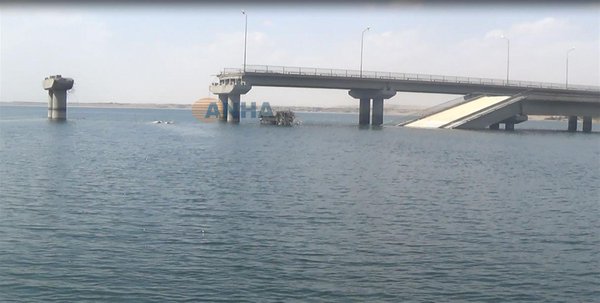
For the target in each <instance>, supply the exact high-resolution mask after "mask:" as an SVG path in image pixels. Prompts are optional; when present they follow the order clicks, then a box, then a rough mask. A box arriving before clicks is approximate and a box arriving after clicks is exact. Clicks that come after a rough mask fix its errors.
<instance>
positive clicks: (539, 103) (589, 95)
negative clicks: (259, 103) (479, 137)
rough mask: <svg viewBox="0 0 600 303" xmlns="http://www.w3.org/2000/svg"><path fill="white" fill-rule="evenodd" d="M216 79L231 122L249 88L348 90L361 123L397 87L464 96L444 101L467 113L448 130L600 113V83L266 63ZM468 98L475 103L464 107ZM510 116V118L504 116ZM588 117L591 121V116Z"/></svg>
mask: <svg viewBox="0 0 600 303" xmlns="http://www.w3.org/2000/svg"><path fill="white" fill-rule="evenodd" d="M218 78H219V82H217V83H213V84H212V85H211V86H210V90H211V92H212V93H214V94H217V95H218V96H219V100H220V101H221V102H222V103H223V109H224V111H225V112H227V114H226V115H222V117H221V119H222V120H226V121H230V122H234V123H235V122H239V117H240V95H241V94H246V93H247V92H248V91H250V89H251V88H252V87H253V86H271V87H304V88H327V89H343V90H347V91H348V93H349V95H350V96H351V97H353V98H355V99H358V100H359V119H358V120H359V124H360V125H368V124H372V125H381V124H382V123H383V107H384V100H386V99H389V98H391V97H393V96H394V95H396V92H399V91H400V92H417V93H437V94H458V95H465V97H464V98H462V100H459V101H458V102H454V104H451V103H452V102H450V103H447V104H445V105H446V107H445V108H443V109H444V110H448V109H449V107H448V105H454V106H459V105H460V106H461V107H460V108H459V109H456V110H454V111H453V112H454V113H457V111H460V110H466V111H467V112H469V113H468V114H465V115H463V116H462V117H457V119H455V120H452V121H450V122H453V123H455V122H458V121H457V120H460V119H459V118H463V120H465V119H466V120H469V121H466V122H465V123H459V124H456V125H454V124H453V125H452V127H451V128H486V127H491V128H495V127H496V124H498V123H509V124H506V125H507V126H508V127H509V128H510V126H509V125H511V124H510V123H512V122H510V121H513V122H515V123H516V122H518V121H521V120H523V116H525V115H528V114H532V115H564V116H572V117H573V116H574V117H577V116H581V117H584V126H585V122H586V121H587V120H586V119H587V118H586V117H592V116H600V87H597V86H582V85H569V86H568V87H566V86H565V85H564V84H557V83H543V82H531V81H518V80H511V81H506V80H499V79H488V78H471V77H453V76H440V75H424V74H407V73H392V72H370V71H362V73H361V72H360V71H357V70H340V69H323V68H304V67H284V66H264V65H261V66H255V65H248V66H246V67H245V69H238V68H226V69H224V70H223V71H222V72H221V73H220V74H219V75H218ZM467 101H473V102H475V103H472V104H470V105H466V104H465V103H466V102H467ZM468 103H470V102H468ZM450 107H452V106H450ZM439 109H440V108H437V110H438V111H439ZM502 111H503V112H502ZM495 112H498V113H496V114H494V113H495ZM500 113H501V114H500ZM436 114H438V112H436ZM446 114H448V113H446ZM508 114H512V116H511V117H510V118H505V116H506V115H508ZM475 115H478V116H477V117H475ZM437 117H438V118H439V117H440V116H439V115H438V116H437ZM500 118H502V119H500ZM498 119H500V120H498ZM510 119H513V120H510ZM429 121H430V122H431V121H432V120H431V119H430V120H429ZM589 121H590V123H591V118H590V119H589ZM467 122H468V123H467ZM575 122H576V120H575ZM420 123H423V124H424V123H426V122H420ZM488 123H489V124H488ZM485 124H487V125H485ZM414 125H418V124H414ZM483 125H485V126H483ZM575 125H576V124H575ZM440 126H443V127H448V126H449V125H448V124H447V123H445V124H442V125H440ZM512 126H514V124H512ZM590 126H591V124H590ZM584 128H585V127H584Z"/></svg>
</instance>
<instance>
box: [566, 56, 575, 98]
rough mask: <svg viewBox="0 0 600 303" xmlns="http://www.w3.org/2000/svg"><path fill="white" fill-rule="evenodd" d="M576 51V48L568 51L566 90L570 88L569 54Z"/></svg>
mask: <svg viewBox="0 0 600 303" xmlns="http://www.w3.org/2000/svg"><path fill="white" fill-rule="evenodd" d="M574 50H575V48H574V47H571V48H570V49H569V50H568V51H567V66H566V69H565V88H569V53H571V52H572V51H574Z"/></svg>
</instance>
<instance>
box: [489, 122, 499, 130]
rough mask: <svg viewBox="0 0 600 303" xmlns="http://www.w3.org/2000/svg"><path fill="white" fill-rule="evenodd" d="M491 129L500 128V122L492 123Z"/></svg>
mask: <svg viewBox="0 0 600 303" xmlns="http://www.w3.org/2000/svg"><path fill="white" fill-rule="evenodd" d="M490 129H500V123H494V124H492V125H490Z"/></svg>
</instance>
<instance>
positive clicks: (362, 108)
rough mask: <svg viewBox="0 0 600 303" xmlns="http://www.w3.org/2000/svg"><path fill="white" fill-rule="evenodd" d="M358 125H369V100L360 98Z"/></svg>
mask: <svg viewBox="0 0 600 303" xmlns="http://www.w3.org/2000/svg"><path fill="white" fill-rule="evenodd" d="M358 110H359V113H358V125H369V123H370V122H371V121H370V115H371V99H369V98H360V105H359V109H358Z"/></svg>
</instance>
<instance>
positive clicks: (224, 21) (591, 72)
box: [0, 3, 600, 106]
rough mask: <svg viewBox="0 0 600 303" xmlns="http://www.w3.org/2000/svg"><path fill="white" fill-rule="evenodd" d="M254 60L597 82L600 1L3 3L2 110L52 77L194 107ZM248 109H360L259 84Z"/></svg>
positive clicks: (331, 93)
mask: <svg viewBox="0 0 600 303" xmlns="http://www.w3.org/2000/svg"><path fill="white" fill-rule="evenodd" d="M241 9H245V10H246V11H247V12H248V53H247V58H248V64H259V65H285V66H307V67H331V68H341V69H358V68H359V63H360V38H361V32H362V30H363V29H364V28H365V27H367V26H370V27H371V31H369V32H367V34H366V35H365V48H364V59H363V60H364V63H363V69H364V70H373V71H392V72H408V73H427V74H442V75H458V76H473V77H490V78H500V79H503V78H505V77H506V52H507V43H506V40H503V39H501V38H500V35H501V34H504V35H506V36H508V37H509V39H510V46H511V48H510V53H511V58H510V60H511V63H510V70H511V73H510V78H511V79H516V80H530V81H544V82H557V83H564V81H565V59H566V52H567V50H568V49H569V48H571V47H575V48H576V49H575V51H573V52H571V53H570V56H569V71H570V73H569V83H573V84H587V85H600V6H599V5H598V4H592V3H579V4H576V5H555V4H554V5H550V4H546V5H544V4H539V3H538V4H535V5H517V4H510V3H506V4H501V5H446V6H442V5H433V6H432V5H416V4H411V5H408V4H387V5H384V4H378V5H367V4H359V3H352V4H347V5H344V6H341V5H331V4H330V5H317V4H307V5H304V6H300V5H291V4H280V5H275V3H272V4H271V5H265V4H247V5H242V4H239V5H227V6H218V5H211V6H209V5H206V4H204V5H191V4H175V5H153V6H144V5H134V4H128V5H118V4H116V3H110V4H105V5H100V4H96V5H90V4H86V5H78V6H74V7H70V8H69V7H67V6H64V5H59V6H57V7H55V8H52V7H51V6H40V5H28V6H18V5H16V4H13V5H4V6H0V18H1V19H0V22H1V29H0V34H1V37H0V43H1V45H0V76H1V79H0V101H4V102H6V101H46V96H47V95H46V93H45V92H44V91H43V90H42V85H41V82H42V80H43V78H44V77H45V76H48V75H51V74H62V75H63V76H66V77H72V78H74V79H75V90H74V93H73V94H71V96H70V97H69V98H70V99H69V100H70V101H76V102H139V103H142V102H152V103H188V104H191V103H193V102H194V101H195V100H197V99H199V98H202V97H206V96H208V95H209V92H208V85H209V84H210V83H211V82H213V81H214V80H215V79H216V78H215V76H214V75H216V74H218V73H219V71H220V70H221V69H222V68H224V67H241V65H242V62H243V43H244V16H243V15H242V14H241V12H240V10H241ZM450 98H451V97H450V96H440V95H419V94H398V95H396V97H394V98H392V100H391V101H390V102H392V103H393V104H423V105H428V104H432V103H436V102H439V101H442V100H446V99H450ZM242 101H257V102H263V101H269V102H271V104H279V105H325V106H327V105H330V106H334V105H335V106H338V105H354V104H356V101H355V100H354V99H352V98H351V97H350V96H348V93H347V92H346V91H341V90H314V89H313V90H309V89H282V88H263V87H255V88H253V89H252V90H251V91H250V93H248V94H247V95H246V96H244V97H242Z"/></svg>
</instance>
